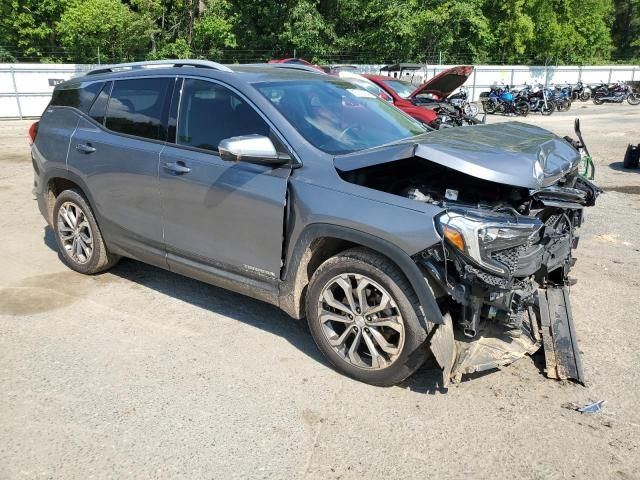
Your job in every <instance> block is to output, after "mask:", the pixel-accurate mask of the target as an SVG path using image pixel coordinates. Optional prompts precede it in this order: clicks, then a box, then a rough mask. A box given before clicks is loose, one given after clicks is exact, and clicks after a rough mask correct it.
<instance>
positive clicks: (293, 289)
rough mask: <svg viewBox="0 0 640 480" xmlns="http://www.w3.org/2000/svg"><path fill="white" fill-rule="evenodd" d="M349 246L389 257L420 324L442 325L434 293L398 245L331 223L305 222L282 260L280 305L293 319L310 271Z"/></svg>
mask: <svg viewBox="0 0 640 480" xmlns="http://www.w3.org/2000/svg"><path fill="white" fill-rule="evenodd" d="M353 247H365V248H368V249H370V250H372V251H373V252H376V253H378V254H380V255H384V256H385V257H387V258H388V259H389V260H391V261H392V262H393V263H394V264H395V265H396V266H397V267H398V268H399V269H400V270H401V271H402V273H403V274H404V276H405V277H406V279H407V280H408V282H409V283H410V284H411V287H412V288H413V289H414V292H415V293H416V295H417V297H418V300H419V301H420V306H421V309H422V312H420V313H421V315H419V318H420V322H421V323H422V326H423V327H425V328H427V324H426V322H427V320H428V321H429V322H431V323H434V324H442V323H443V322H444V319H443V317H442V313H441V311H440V308H439V307H438V304H437V302H436V299H435V296H434V294H433V292H432V290H431V288H430V286H429V285H428V283H427V281H426V280H425V278H424V276H423V274H422V272H421V270H420V269H419V267H418V266H417V265H416V263H415V262H414V261H413V259H412V258H411V257H410V256H409V255H407V254H406V253H405V252H404V251H403V250H401V249H400V248H399V247H397V246H395V245H393V244H392V243H390V242H388V241H386V240H384V239H382V238H379V237H376V236H374V235H371V234H368V233H365V232H361V231H359V230H355V229H352V228H348V227H341V226H336V225H331V224H322V223H317V224H312V225H308V226H307V227H306V228H305V229H304V230H303V232H302V233H301V234H300V236H299V237H298V241H297V243H296V245H295V247H294V248H293V252H292V254H291V255H290V257H289V258H288V259H287V261H286V262H285V266H284V268H283V272H282V282H281V286H280V295H279V296H280V308H281V309H282V310H284V311H285V312H286V313H288V314H289V315H291V316H292V317H294V318H297V319H300V318H304V317H305V312H304V305H305V296H306V292H307V287H308V285H309V280H310V279H311V276H312V275H313V272H315V270H316V269H317V268H318V267H319V266H320V265H321V264H322V263H323V262H324V261H325V260H327V259H328V258H330V257H332V256H334V255H336V254H337V253H340V252H342V251H344V250H347V249H349V248H353Z"/></svg>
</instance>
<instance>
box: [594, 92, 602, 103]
mask: <svg viewBox="0 0 640 480" xmlns="http://www.w3.org/2000/svg"><path fill="white" fill-rule="evenodd" d="M593 103H595V104H596V105H602V104H603V103H604V101H603V100H602V95H599V94H597V93H596V94H595V95H594V96H593Z"/></svg>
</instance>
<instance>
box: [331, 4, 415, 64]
mask: <svg viewBox="0 0 640 480" xmlns="http://www.w3.org/2000/svg"><path fill="white" fill-rule="evenodd" d="M412 6H413V7H415V5H414V3H413V2H408V1H406V0H338V11H337V16H336V24H335V32H336V36H337V41H336V47H337V49H338V50H339V51H351V52H354V51H355V53H356V55H355V57H353V58H351V59H350V60H352V61H362V62H397V61H407V60H409V59H410V58H412V54H413V51H414V46H415V38H416V32H415V29H414V28H413V23H414V13H415V12H414V8H412Z"/></svg>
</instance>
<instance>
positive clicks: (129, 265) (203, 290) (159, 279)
mask: <svg viewBox="0 0 640 480" xmlns="http://www.w3.org/2000/svg"><path fill="white" fill-rule="evenodd" d="M54 235H55V234H54V232H53V230H52V228H51V227H50V226H46V227H45V229H44V238H43V240H44V243H45V245H46V246H47V247H49V248H50V249H51V250H53V251H55V252H56V253H58V258H59V259H60V260H61V261H62V260H63V257H62V255H61V254H60V252H59V250H58V244H57V242H56V239H55V236H54ZM101 275H115V276H117V277H120V278H122V279H124V280H127V281H130V282H134V283H136V284H138V285H140V286H143V287H146V288H150V289H152V290H154V291H156V292H158V293H161V294H163V295H166V296H168V297H171V298H174V299H177V300H180V301H182V302H186V303H189V304H191V305H194V306H197V307H199V308H202V309H204V310H208V311H210V312H213V313H217V314H219V315H224V316H225V317H228V318H231V319H233V320H237V321H239V322H243V323H245V324H247V325H251V326H253V327H256V328H260V329H262V330H264V331H266V332H269V333H272V334H275V335H278V336H280V337H282V338H284V339H285V340H287V341H288V342H289V343H290V344H291V345H293V346H294V347H295V348H297V349H298V350H300V351H301V352H302V353H304V354H305V355H307V356H308V357H309V358H311V359H312V360H315V361H316V362H318V363H319V364H321V365H323V366H325V367H327V368H332V366H331V365H330V364H329V362H328V361H327V360H326V359H325V358H324V356H323V355H322V354H321V353H320V351H319V350H318V347H317V346H316V344H315V342H314V341H313V338H312V337H311V333H310V332H309V329H308V327H307V323H306V321H305V320H294V319H293V318H291V317H290V316H288V315H287V314H286V313H284V312H283V311H281V310H280V309H278V308H277V307H275V306H273V305H269V304H267V303H265V302H261V301H259V300H254V299H252V298H250V297H247V296H244V295H241V294H239V293H235V292H231V291H229V290H225V289H223V288H218V287H215V286H213V285H209V284H207V283H204V282H201V281H199V280H194V279H191V278H188V277H185V276H183V275H179V274H177V273H173V272H170V271H168V270H164V269H162V268H158V267H154V266H152V265H148V264H146V263H142V262H139V261H136V260H131V259H128V258H123V259H122V260H120V262H119V263H118V264H117V265H116V266H115V267H113V268H112V269H110V270H109V271H108V272H105V273H104V274H101ZM441 378H442V375H441V373H440V370H439V369H438V366H437V364H436V363H435V361H434V360H433V361H430V360H428V361H427V363H426V364H425V365H424V366H423V367H422V368H420V369H419V370H418V371H417V372H416V373H415V374H414V375H412V376H411V377H410V378H409V379H408V380H406V381H405V382H404V383H402V384H401V385H399V387H400V388H407V389H409V390H411V391H414V392H417V393H429V394H435V393H438V392H439V393H446V391H447V389H446V388H441V387H440V386H439V382H440V380H441Z"/></svg>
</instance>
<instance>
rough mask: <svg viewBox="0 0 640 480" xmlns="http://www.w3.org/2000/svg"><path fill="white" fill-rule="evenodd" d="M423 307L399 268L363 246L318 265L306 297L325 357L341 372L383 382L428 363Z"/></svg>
mask: <svg viewBox="0 0 640 480" xmlns="http://www.w3.org/2000/svg"><path fill="white" fill-rule="evenodd" d="M419 306H420V304H419V302H418V298H417V297H416V294H415V293H414V291H413V288H412V287H411V285H410V284H409V282H408V281H407V279H406V278H405V277H404V275H403V274H402V272H401V271H400V270H399V269H398V267H397V266H396V265H395V264H394V263H392V262H391V261H390V260H389V259H388V258H386V257H384V256H382V255H379V254H377V253H374V252H371V251H369V250H367V249H364V248H354V249H351V250H347V251H345V252H342V253H340V254H338V255H336V256H335V257H332V258H330V259H328V260H327V261H325V262H324V263H323V264H322V265H320V267H319V268H318V269H317V270H316V272H315V273H314V274H313V277H312V278H311V281H310V282H309V288H308V292H307V297H306V313H307V322H308V324H309V329H310V330H311V335H312V336H313V339H314V340H315V342H316V345H317V346H318V348H319V349H320V351H321V352H322V353H323V354H324V356H325V357H326V358H327V359H328V360H329V362H331V364H332V365H333V366H334V367H335V368H336V370H338V371H339V372H341V373H343V374H345V375H347V376H349V377H351V378H354V379H356V380H359V381H361V382H365V383H369V384H372V385H379V386H391V385H395V384H397V383H399V382H401V381H402V380H404V379H405V378H407V377H408V376H409V375H411V374H412V373H413V372H415V371H416V370H417V369H418V368H420V366H421V365H422V364H423V363H424V360H425V359H426V357H427V355H428V351H427V348H426V346H425V345H424V343H425V341H426V338H427V334H428V331H427V330H426V329H425V328H424V327H423V326H422V324H421V322H420V319H419V315H420V314H419V311H420V309H419ZM383 307H384V308H383ZM376 310H377V311H376Z"/></svg>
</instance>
